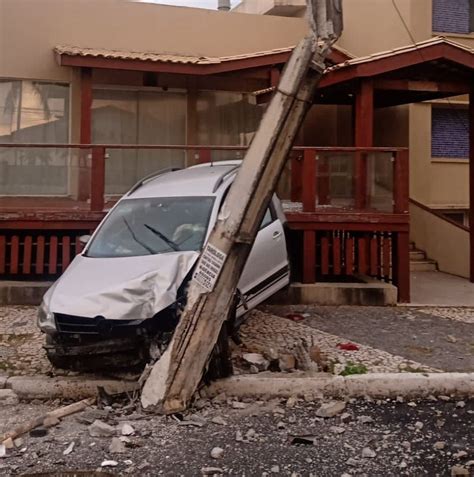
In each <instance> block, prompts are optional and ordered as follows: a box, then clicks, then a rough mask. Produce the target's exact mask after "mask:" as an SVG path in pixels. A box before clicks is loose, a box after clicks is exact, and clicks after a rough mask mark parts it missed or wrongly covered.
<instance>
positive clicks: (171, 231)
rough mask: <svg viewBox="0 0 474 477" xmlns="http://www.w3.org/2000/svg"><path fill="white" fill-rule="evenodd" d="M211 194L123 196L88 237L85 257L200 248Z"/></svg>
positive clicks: (206, 222) (209, 213) (207, 219)
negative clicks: (90, 237)
mask: <svg viewBox="0 0 474 477" xmlns="http://www.w3.org/2000/svg"><path fill="white" fill-rule="evenodd" d="M213 204H214V197H154V198H147V199H126V200H122V201H121V202H119V204H118V205H117V207H115V208H114V210H113V211H112V212H111V214H110V215H109V216H108V217H107V219H106V220H105V221H104V223H103V224H102V226H101V227H100V229H99V230H98V232H97V235H96V236H95V237H94V238H93V239H92V240H91V242H90V244H89V246H88V248H87V251H86V256H88V257H96V258H98V257H134V256H139V255H155V254H158V253H167V252H179V251H189V250H195V251H199V250H201V248H202V245H203V242H204V239H205V237H206V231H207V228H208V225H209V218H210V215H211V211H212V206H213Z"/></svg>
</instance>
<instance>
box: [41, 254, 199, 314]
mask: <svg viewBox="0 0 474 477" xmlns="http://www.w3.org/2000/svg"><path fill="white" fill-rule="evenodd" d="M198 257H199V253H198V252H192V251H190V252H170V253H163V254H158V255H144V256H138V257H117V258H113V259H111V258H90V257H86V256H82V255H78V256H77V257H76V258H75V259H74V260H73V262H72V263H71V265H70V266H69V267H68V268H67V270H66V272H65V273H64V274H63V275H62V277H61V278H60V279H59V280H58V281H57V282H56V283H55V284H54V285H53V286H52V287H51V288H50V289H49V290H48V292H47V293H46V295H45V297H44V302H45V304H46V306H47V307H48V309H49V311H51V312H53V313H64V314H68V315H74V316H82V317H90V318H93V317H96V316H103V317H105V318H107V319H113V320H130V319H137V320H139V319H147V318H151V317H153V316H154V315H155V314H156V313H158V312H159V311H161V310H163V309H165V308H166V307H168V306H169V305H171V304H172V303H173V302H175V301H176V295H177V292H178V288H179V286H180V285H181V283H182V282H183V280H184V278H185V277H186V275H187V274H188V272H189V271H190V270H191V268H192V267H193V265H194V264H195V263H196V261H197V258H198Z"/></svg>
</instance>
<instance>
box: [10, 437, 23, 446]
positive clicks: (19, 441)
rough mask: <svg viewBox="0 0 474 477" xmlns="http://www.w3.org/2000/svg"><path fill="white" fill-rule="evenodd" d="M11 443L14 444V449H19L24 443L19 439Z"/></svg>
mask: <svg viewBox="0 0 474 477" xmlns="http://www.w3.org/2000/svg"><path fill="white" fill-rule="evenodd" d="M13 443H14V444H15V447H21V446H22V445H23V444H24V441H23V439H22V438H21V437H18V438H17V439H15V440H14V441H13Z"/></svg>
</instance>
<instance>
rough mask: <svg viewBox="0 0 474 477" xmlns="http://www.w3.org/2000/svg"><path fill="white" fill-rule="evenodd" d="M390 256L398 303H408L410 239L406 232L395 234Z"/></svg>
mask: <svg viewBox="0 0 474 477" xmlns="http://www.w3.org/2000/svg"><path fill="white" fill-rule="evenodd" d="M392 247H393V255H392V264H393V279H394V283H395V285H396V286H397V288H398V301H399V302H400V303H409V302H410V237H409V233H408V232H397V233H396V234H395V239H394V243H393V245H392Z"/></svg>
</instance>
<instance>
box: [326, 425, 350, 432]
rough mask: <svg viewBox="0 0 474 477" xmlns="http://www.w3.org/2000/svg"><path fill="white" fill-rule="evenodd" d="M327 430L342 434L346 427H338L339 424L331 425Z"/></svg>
mask: <svg viewBox="0 0 474 477" xmlns="http://www.w3.org/2000/svg"><path fill="white" fill-rule="evenodd" d="M329 430H330V431H331V432H332V433H333V434H342V433H343V432H346V429H345V428H344V427H340V426H331V427H330V428H329Z"/></svg>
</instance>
